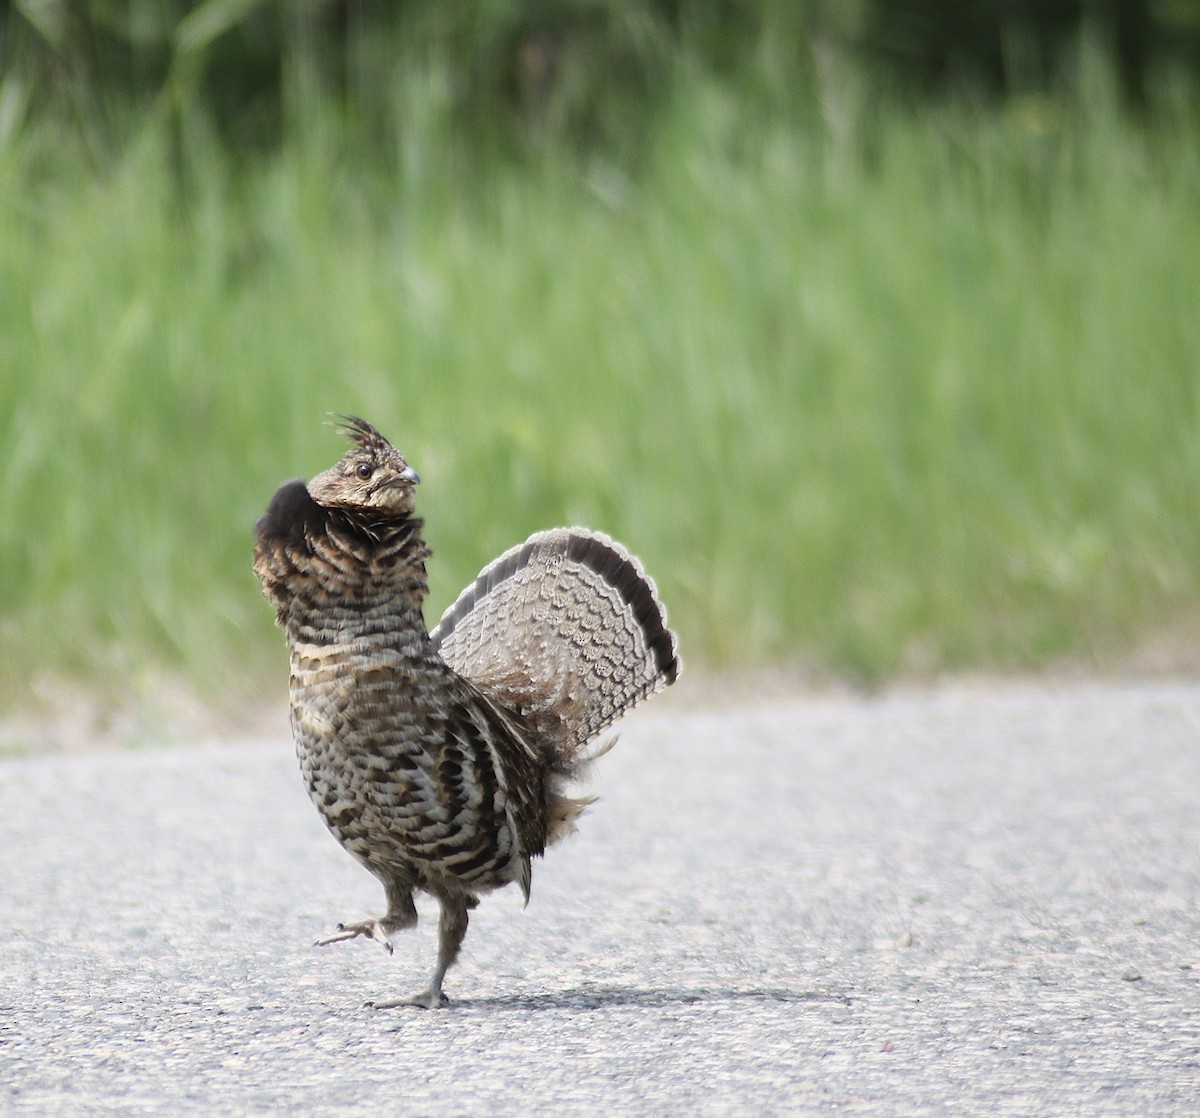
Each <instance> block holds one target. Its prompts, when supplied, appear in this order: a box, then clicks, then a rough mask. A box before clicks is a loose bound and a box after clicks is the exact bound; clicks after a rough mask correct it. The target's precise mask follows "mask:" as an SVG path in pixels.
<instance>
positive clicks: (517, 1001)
mask: <svg viewBox="0 0 1200 1118" xmlns="http://www.w3.org/2000/svg"><path fill="white" fill-rule="evenodd" d="M721 1003H727V1004H732V1003H743V1004H746V1003H748V1004H755V1003H758V1004H760V1005H773V1004H774V1005H778V1004H804V1003H807V1004H820V1003H827V1004H834V1005H840V1006H848V1005H850V998H848V997H846V995H844V994H839V993H836V992H833V991H825V990H801V991H797V990H781V989H770V988H752V989H746V990H715V989H709V988H706V987H701V988H699V989H679V988H670V987H668V988H663V989H646V988H644V987H629V986H589V987H587V988H584V989H577V990H560V991H557V992H555V993H552V994H511V995H505V996H501V997H491V998H455V999H453V1001H452V1002H451V1005H452V1007H453V1008H455V1009H519V1010H524V1011H534V1012H536V1011H539V1010H589V1009H607V1008H614V1007H615V1008H622V1007H632V1008H639V1009H669V1008H673V1007H677V1006H685V1005H718V1004H721Z"/></svg>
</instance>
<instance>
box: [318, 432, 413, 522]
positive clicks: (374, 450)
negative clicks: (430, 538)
mask: <svg viewBox="0 0 1200 1118" xmlns="http://www.w3.org/2000/svg"><path fill="white" fill-rule="evenodd" d="M337 418H338V419H339V420H340V421H341V422H340V424H339V426H340V428H341V431H342V433H343V434H344V435H346V437H347V438H349V439H350V440H351V441H352V442H353V443H354V446H353V447H352V448H351V449H350V450H348V451H347V452H346V454H345V456H344V457H343V458H342V460H341V461H340V462H338V463H337V464H336V465H334V466H331V467H330V468H329V469H328V470H326V471H325V472H324V473H321V474H318V475H317V476H316V477H315V478H313V479H312V481H310V482H309V483H308V492H309V496H311V497H312V499H313V500H314V501H316V502H317V504H318V505H322V506H323V507H325V508H335V509H345V510H347V511H349V512H354V513H358V514H359V515H363V516H367V517H393V516H409V515H411V514H412V511H413V489H414V487H415V486H416V485H417V483H418V482H419V481H420V480H421V479H420V477H419V476H418V475H417V471H416V470H414V469H413V468H412V467H411V466H410V465H409V464H408V463H407V462H406V461H405V460H404V457H403V455H401V454H400V452H399V451H398V450H396V448H395V447H394V446H392V444H391V443H389V442H388V441H387V439H385V438H384V437H383V436H382V435H381V434H380V433H379V432H378V431H376V430H375V428H374V427H372V426H371V425H370V424H369V423H367V422H366V420H363V419H359V418H358V417H357V416H353V415H339V416H337Z"/></svg>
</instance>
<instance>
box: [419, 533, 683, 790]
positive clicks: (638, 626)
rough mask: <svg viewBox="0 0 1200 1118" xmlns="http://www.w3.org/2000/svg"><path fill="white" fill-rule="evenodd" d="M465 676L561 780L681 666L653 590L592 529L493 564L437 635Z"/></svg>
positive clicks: (635, 566) (546, 540) (636, 567)
mask: <svg viewBox="0 0 1200 1118" xmlns="http://www.w3.org/2000/svg"><path fill="white" fill-rule="evenodd" d="M431 636H432V638H433V643H434V646H435V647H436V648H437V649H438V650H439V652H440V653H441V655H442V658H443V659H444V660H445V661H446V662H447V663H448V664H449V665H450V666H451V667H452V668H453V669H454V670H455V671H456V672H458V674H459V675H461V676H465V677H466V678H467V679H469V680H470V681H471V682H472V683H473V684H474V685H475V686H476V687H478V688H479V689H480V690H481V691H483V692H484V693H485V694H487V695H489V696H490V697H492V698H493V699H494V700H495V701H497V702H499V703H501V704H503V705H504V706H505V707H507V708H509V709H511V710H515V711H517V712H518V713H519V714H520V715H521V717H522V718H523V719H524V720H525V721H526V722H527V723H528V724H529V725H530V727H531V728H532V729H533V730H534V731H535V732H536V733H537V735H538V737H539V738H540V739H541V740H542V741H544V742H546V743H548V744H550V745H551V747H552V748H553V752H554V757H553V760H554V761H555V762H557V765H558V767H560V769H562V770H564V771H570V770H571V769H573V768H575V767H576V766H577V765H578V764H579V763H580V762H581V761H583V760H586V758H584V757H583V756H582V750H583V748H584V746H585V745H587V743H588V742H590V741H592V740H593V739H594V738H595V737H596V736H597V735H598V734H600V733H602V732H603V731H604V730H605V729H607V728H608V727H609V726H611V725H612V724H613V723H614V722H616V721H617V719H619V718H620V717H621V716H622V715H623V714H625V713H626V712H627V711H629V710H631V709H632V708H633V707H634V706H636V705H637V704H638V703H639V702H641V701H642V699H644V698H646V697H647V696H649V695H653V694H654V693H655V692H657V691H661V690H663V688H665V687H668V686H669V685H670V684H672V683H674V681H675V679H676V678H677V677H678V675H679V673H680V670H681V664H680V660H679V651H678V643H677V641H676V639H675V634H674V633H672V632H671V630H670V629H669V628H667V612H666V609H665V608H664V606H663V604H662V602H661V601H660V600H659V597H658V592H657V590H656V588H655V586H654V581H653V580H652V579H651V578H650V576H649V575H647V574H646V572H645V570H644V569H643V568H642V565H641V563H640V562H638V560H637V559H636V558H635V557H634V556H633V555H631V554H630V553H629V552H628V551H627V550H626V549H625V548H624V547H622V546H621V545H620V544H619V543H616V542H615V541H614V540H612V539H610V538H609V537H608V536H605V535H603V534H601V533H599V532H592V531H589V530H588V529H586V528H555V529H552V530H551V531H548V532H538V533H536V534H535V535H533V536H530V537H529V539H528V540H526V541H525V542H524V543H523V544H519V545H518V546H517V547H514V548H512V549H511V550H509V551H506V552H505V553H504V554H503V555H501V556H500V557H499V558H498V559H496V560H495V561H494V562H492V563H490V564H488V566H486V567H485V568H484V569H483V570H482V571H480V573H479V576H478V577H477V578H476V579H475V581H474V582H473V583H472V584H471V585H470V586H468V587H467V588H466V589H465V590H464V591H463V592H462V593H461V594H460V595H459V597H458V600H457V601H456V602H455V603H454V604H453V605H452V606H451V607H450V608H449V609H448V610H447V611H446V613H445V614H444V615H443V617H442V619H441V621H439V622H438V625H437V627H436V628H435V629H434V630H433V633H432V634H431Z"/></svg>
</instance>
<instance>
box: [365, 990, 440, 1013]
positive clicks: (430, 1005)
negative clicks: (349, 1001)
mask: <svg viewBox="0 0 1200 1118" xmlns="http://www.w3.org/2000/svg"><path fill="white" fill-rule="evenodd" d="M367 1006H368V1008H370V1009H400V1008H401V1007H403V1006H416V1007H417V1008H418V1009H448V1008H449V1007H450V999H449V998H448V997H446V995H445V994H443V993H442V992H441V990H422V991H421V992H420V993H419V994H413V996H412V997H411V998H395V999H393V1000H392V1001H386V1002H367Z"/></svg>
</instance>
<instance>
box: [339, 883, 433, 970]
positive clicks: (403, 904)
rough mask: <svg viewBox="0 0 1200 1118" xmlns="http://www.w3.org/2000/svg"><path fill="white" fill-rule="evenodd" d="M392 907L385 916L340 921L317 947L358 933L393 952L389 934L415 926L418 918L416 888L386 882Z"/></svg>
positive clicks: (385, 885)
mask: <svg viewBox="0 0 1200 1118" xmlns="http://www.w3.org/2000/svg"><path fill="white" fill-rule="evenodd" d="M384 889H385V891H386V893H387V902H388V910H387V914H386V915H385V916H384V917H383V919H382V920H380V919H378V918H377V917H375V916H368V917H367V918H366V919H365V920H356V921H354V923H352V924H339V925H338V926H337V931H336V932H334V933H333V935H330V936H326V937H325V938H324V939H319V940H317V942H316V946H317V947H327V946H329V944H331V943H340V942H341V941H342V940H344V939H355V938H356V937H358V936H369V937H370V938H371V939H373V940H374V941H375V942H376V943H378V944H379V945H380V946H381V947H383V948H385V949H386V951H387V953H388V954H389V955H390V954H391V953H392V941H391V939H390V938H389V937H390V936H391V935H392V933H393V932H399V931H401V930H402V929H404V928H411V927H413V925H415V924H416V922H417V907H416V905H414V904H413V896H412V888H411V887H410V886H400V885H393V884H391V883H387V882H385V884H384Z"/></svg>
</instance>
